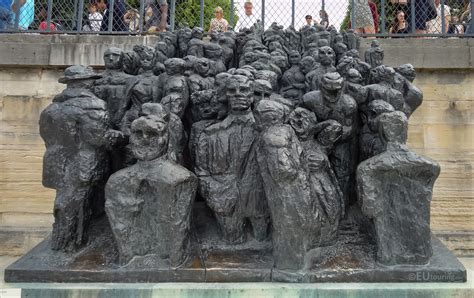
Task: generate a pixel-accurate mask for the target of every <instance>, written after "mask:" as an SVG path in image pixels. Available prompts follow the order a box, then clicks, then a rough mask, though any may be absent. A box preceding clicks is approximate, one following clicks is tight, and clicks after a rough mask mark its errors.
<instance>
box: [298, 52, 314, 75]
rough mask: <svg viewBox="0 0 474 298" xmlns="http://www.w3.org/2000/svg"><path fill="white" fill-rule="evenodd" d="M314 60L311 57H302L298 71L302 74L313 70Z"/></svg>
mask: <svg viewBox="0 0 474 298" xmlns="http://www.w3.org/2000/svg"><path fill="white" fill-rule="evenodd" d="M314 63H315V62H314V59H313V57H311V56H306V57H303V59H301V61H300V69H301V71H302V72H303V73H304V74H307V73H309V72H310V71H311V70H313V68H314Z"/></svg>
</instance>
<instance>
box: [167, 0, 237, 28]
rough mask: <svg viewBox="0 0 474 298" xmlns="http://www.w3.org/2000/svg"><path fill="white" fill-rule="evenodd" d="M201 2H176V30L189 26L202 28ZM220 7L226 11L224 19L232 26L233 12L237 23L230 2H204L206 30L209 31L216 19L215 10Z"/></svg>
mask: <svg viewBox="0 0 474 298" xmlns="http://www.w3.org/2000/svg"><path fill="white" fill-rule="evenodd" d="M200 4H201V1H200V0H177V1H176V18H175V24H176V28H180V27H183V26H185V25H188V26H189V27H191V28H192V27H195V26H200V15H201V9H200V7H201V6H200ZM217 6H220V7H221V8H222V10H223V11H224V19H226V20H227V21H228V22H229V24H230V15H231V12H232V13H233V14H234V24H235V23H236V22H237V14H236V11H235V8H232V7H231V1H230V0H204V30H206V31H207V30H209V24H210V22H211V19H212V18H214V9H215V8H216V7H217Z"/></svg>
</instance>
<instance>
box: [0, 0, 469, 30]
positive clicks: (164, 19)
mask: <svg viewBox="0 0 474 298" xmlns="http://www.w3.org/2000/svg"><path fill="white" fill-rule="evenodd" d="M8 2H11V3H10V5H8ZM472 2H474V0H416V1H415V0H253V1H248V0H3V1H1V2H0V3H7V4H0V32H40V33H43V32H47V33H81V34H86V33H93V34H147V33H156V32H159V31H162V30H171V31H172V30H175V29H178V28H182V27H185V26H189V27H191V28H192V27H195V26H199V27H202V28H204V31H205V32H209V30H210V29H211V28H210V23H211V20H212V19H213V18H214V17H215V14H216V8H218V7H219V8H221V9H222V17H223V18H224V19H225V20H227V22H228V25H229V26H230V27H231V28H233V29H234V30H236V31H238V30H240V29H242V28H245V27H247V28H248V27H251V26H252V25H253V24H254V23H255V22H257V21H260V22H261V23H262V25H263V26H264V28H265V29H267V28H269V27H270V26H271V24H272V23H273V22H276V23H278V24H279V25H281V26H283V27H285V28H287V27H289V26H294V27H295V28H296V29H297V30H299V29H301V28H302V27H303V26H306V25H315V24H319V25H323V26H325V27H328V26H330V25H332V26H334V27H335V28H336V29H338V30H345V29H348V28H352V29H354V30H356V31H357V32H359V33H360V34H362V35H365V36H376V37H404V36H420V35H422V36H432V37H453V36H459V37H460V36H473V33H474V28H473V25H472V22H471V15H472V10H473V9H474V4H472ZM1 5H3V6H1Z"/></svg>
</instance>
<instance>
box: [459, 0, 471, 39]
mask: <svg viewBox="0 0 474 298" xmlns="http://www.w3.org/2000/svg"><path fill="white" fill-rule="evenodd" d="M461 22H462V23H463V24H464V25H465V28H464V34H474V23H473V22H472V15H471V3H469V5H468V6H467V8H466V10H465V11H464V12H463V13H462V14H461Z"/></svg>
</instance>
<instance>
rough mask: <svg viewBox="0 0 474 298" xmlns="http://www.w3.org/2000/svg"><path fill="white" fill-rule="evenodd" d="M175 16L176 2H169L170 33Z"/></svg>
mask: <svg viewBox="0 0 474 298" xmlns="http://www.w3.org/2000/svg"><path fill="white" fill-rule="evenodd" d="M142 1H143V0H142ZM175 14H176V1H175V0H171V8H170V27H171V31H174V22H175Z"/></svg>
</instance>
